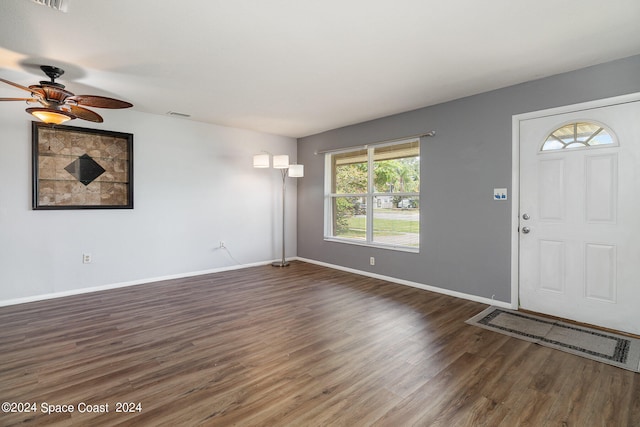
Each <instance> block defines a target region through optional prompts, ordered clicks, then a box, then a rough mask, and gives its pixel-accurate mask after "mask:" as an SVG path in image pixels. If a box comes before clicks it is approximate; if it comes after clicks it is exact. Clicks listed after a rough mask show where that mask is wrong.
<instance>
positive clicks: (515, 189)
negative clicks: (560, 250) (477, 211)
mask: <svg viewBox="0 0 640 427" xmlns="http://www.w3.org/2000/svg"><path fill="white" fill-rule="evenodd" d="M635 101H640V92H636V93H630V94H627V95H621V96H616V97H613V98H605V99H598V100H595V101H589V102H583V103H579V104H573V105H565V106H562V107H556V108H549V109H546V110H539V111H532V112H529V113H522V114H517V115H514V116H512V118H511V134H512V140H511V141H512V142H511V153H512V154H511V308H512V309H518V306H519V304H518V300H519V296H520V289H519V283H520V268H519V265H520V247H519V242H520V233H519V232H518V227H519V225H520V122H521V121H522V120H528V119H536V118H540V117H546V116H552V115H557V114H565V113H572V112H576V111H582V110H590V109H593V108H600V107H606V106H609V105H616V104H625V103H628V102H635Z"/></svg>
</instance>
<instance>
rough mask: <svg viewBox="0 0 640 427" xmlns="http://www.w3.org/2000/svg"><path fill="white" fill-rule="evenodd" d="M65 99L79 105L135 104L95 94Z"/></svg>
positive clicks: (125, 106)
mask: <svg viewBox="0 0 640 427" xmlns="http://www.w3.org/2000/svg"><path fill="white" fill-rule="evenodd" d="M65 101H67V102H68V101H73V102H75V103H76V104H78V105H86V106H87V107H97V108H129V107H133V104H131V103H129V102H125V101H120V100H119V99H113V98H107V97H106V96H94V95H75V96H70V97H69V98H67V99H66V100H65Z"/></svg>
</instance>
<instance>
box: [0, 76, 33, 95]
mask: <svg viewBox="0 0 640 427" xmlns="http://www.w3.org/2000/svg"><path fill="white" fill-rule="evenodd" d="M0 82H5V83H6V84H8V85H11V86H13V87H17V88H18V89H22V90H26V91H27V92H33V90H31V89H29V88H28V87H26V86H22V85H19V84H18V83H14V82H11V81H9V80H5V79H3V78H0Z"/></svg>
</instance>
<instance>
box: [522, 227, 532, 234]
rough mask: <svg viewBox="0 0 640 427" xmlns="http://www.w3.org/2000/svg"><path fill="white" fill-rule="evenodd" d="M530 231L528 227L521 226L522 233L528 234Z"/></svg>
mask: <svg viewBox="0 0 640 427" xmlns="http://www.w3.org/2000/svg"><path fill="white" fill-rule="evenodd" d="M530 231H531V229H530V228H529V227H522V232H523V233H524V234H529V232H530Z"/></svg>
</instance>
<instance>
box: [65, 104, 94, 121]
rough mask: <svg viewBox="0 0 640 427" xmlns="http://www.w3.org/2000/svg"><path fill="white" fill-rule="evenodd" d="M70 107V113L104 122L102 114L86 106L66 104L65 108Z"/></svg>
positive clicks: (80, 117)
mask: <svg viewBox="0 0 640 427" xmlns="http://www.w3.org/2000/svg"><path fill="white" fill-rule="evenodd" d="M66 107H69V109H70V111H69V112H70V113H71V114H73V115H74V116H76V117H77V118H79V119H82V120H88V121H90V122H95V123H102V122H103V120H102V117H101V116H100V114H97V113H94V112H93V111H91V110H87V109H86V108H84V107H78V106H77V105H66V106H65V107H63V109H66Z"/></svg>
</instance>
